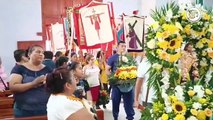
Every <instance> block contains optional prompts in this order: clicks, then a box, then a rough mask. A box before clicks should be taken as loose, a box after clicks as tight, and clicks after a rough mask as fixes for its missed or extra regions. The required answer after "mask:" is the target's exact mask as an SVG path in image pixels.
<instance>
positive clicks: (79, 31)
mask: <svg viewBox="0 0 213 120" xmlns="http://www.w3.org/2000/svg"><path fill="white" fill-rule="evenodd" d="M82 7H84V6H80V7H76V8H75V9H74V13H73V18H74V26H75V32H76V37H77V41H78V46H79V48H80V49H96V48H100V44H97V45H94V46H87V45H86V39H85V34H84V31H83V26H82V21H81V17H80V14H79V10H80V9H81V8H82ZM81 40H82V41H83V42H82V41H81Z"/></svg>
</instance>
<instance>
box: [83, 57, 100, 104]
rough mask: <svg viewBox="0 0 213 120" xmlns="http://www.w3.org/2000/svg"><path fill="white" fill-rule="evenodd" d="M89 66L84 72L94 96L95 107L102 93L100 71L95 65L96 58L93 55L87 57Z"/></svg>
mask: <svg viewBox="0 0 213 120" xmlns="http://www.w3.org/2000/svg"><path fill="white" fill-rule="evenodd" d="M86 62H87V65H85V66H84V68H83V71H84V74H85V76H86V77H85V79H86V80H87V82H88V83H89V87H90V91H91V94H92V102H93V106H95V105H96V102H97V101H98V99H99V91H100V69H99V67H98V66H97V65H96V64H95V63H94V62H95V57H94V56H93V55H88V56H87V57H86Z"/></svg>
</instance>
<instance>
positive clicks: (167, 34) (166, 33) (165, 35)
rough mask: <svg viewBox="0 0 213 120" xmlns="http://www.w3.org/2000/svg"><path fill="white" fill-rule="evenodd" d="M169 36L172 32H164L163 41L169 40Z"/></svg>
mask: <svg viewBox="0 0 213 120" xmlns="http://www.w3.org/2000/svg"><path fill="white" fill-rule="evenodd" d="M169 35H170V32H169V31H164V32H163V33H162V36H163V39H165V38H168V37H169Z"/></svg>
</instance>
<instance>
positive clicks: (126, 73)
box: [118, 71, 128, 80]
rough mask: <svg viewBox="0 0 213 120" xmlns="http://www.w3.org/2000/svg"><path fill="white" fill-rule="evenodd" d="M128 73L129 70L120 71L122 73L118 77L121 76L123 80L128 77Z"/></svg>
mask: <svg viewBox="0 0 213 120" xmlns="http://www.w3.org/2000/svg"><path fill="white" fill-rule="evenodd" d="M127 75H128V72H126V71H122V72H120V74H119V75H118V78H119V79H122V80H126V79H127Z"/></svg>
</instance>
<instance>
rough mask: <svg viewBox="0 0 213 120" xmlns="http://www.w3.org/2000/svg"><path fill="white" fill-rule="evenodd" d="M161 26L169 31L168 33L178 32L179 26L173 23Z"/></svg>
mask: <svg viewBox="0 0 213 120" xmlns="http://www.w3.org/2000/svg"><path fill="white" fill-rule="evenodd" d="M162 28H163V29H164V30H165V31H169V32H170V34H175V33H178V32H179V28H178V27H176V26H175V25H170V24H163V26H162Z"/></svg>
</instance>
